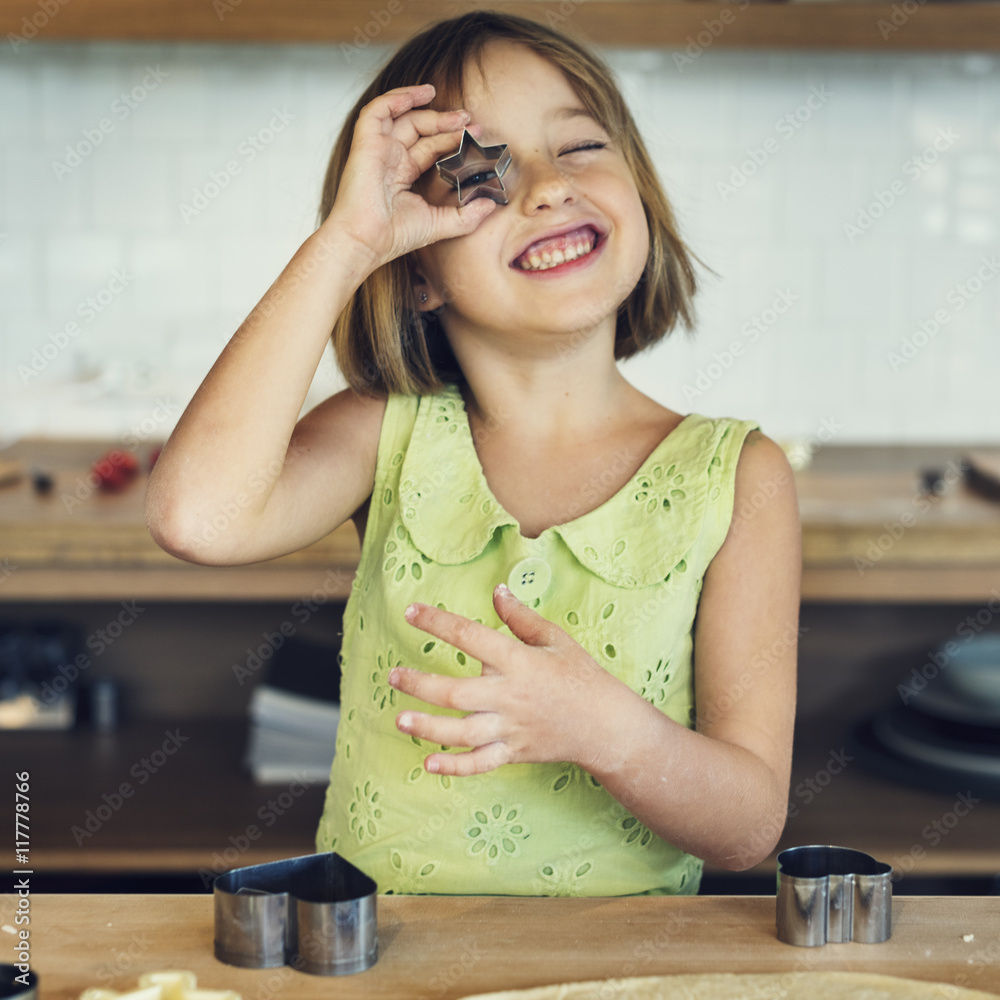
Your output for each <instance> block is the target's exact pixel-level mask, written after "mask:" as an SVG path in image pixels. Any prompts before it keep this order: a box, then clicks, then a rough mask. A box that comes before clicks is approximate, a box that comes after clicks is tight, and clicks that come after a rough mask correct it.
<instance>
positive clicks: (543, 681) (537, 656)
mask: <svg viewBox="0 0 1000 1000" xmlns="http://www.w3.org/2000/svg"><path fill="white" fill-rule="evenodd" d="M493 607H494V608H495V609H496V612H497V614H498V615H499V616H500V620H501V621H502V622H504V624H506V625H507V626H508V627H509V628H510V630H511V632H513V633H514V636H515V637H516V638H511V637H510V636H506V635H502V634H501V633H499V632H497V631H496V630H495V629H492V628H489V627H488V626H486V625H483V624H481V623H479V622H474V621H470V620H469V619H468V618H463V617H462V616H461V615H456V614H452V613H451V612H450V611H443V610H442V609H441V608H435V607H432V606H430V605H427V604H411V605H410V607H409V608H407V610H406V620H407V621H408V622H410V624H411V625H415V626H416V627H417V628H420V629H423V630H424V631H425V632H428V633H430V634H431V635H433V636H437V638H439V639H443V640H444V641H445V642H447V643H450V644H451V645H452V646H455V647H456V648H458V649H460V650H462V651H463V652H464V653H466V654H467V655H469V656H472V657H475V659H477V660H480V661H481V662H482V664H483V670H482V674H481V675H480V676H479V677H445V676H443V675H441V674H428V673H424V672H423V671H421V670H414V669H410V668H407V667H395V668H393V670H392V671H390V673H389V683H390V684H391V685H392V686H393V687H394V688H396V689H398V690H399V691H403V692H405V693H406V694H410V695H413V696H414V697H415V698H419V699H421V700H422V701H426V702H430V703H431V704H432V705H440V706H441V707H442V708H451V709H459V710H460V711H465V712H471V713H472V714H471V715H467V716H465V717H464V718H454V717H451V716H441V715H429V714H427V713H425V712H414V711H405V712H400V714H399V715H398V717H397V718H396V725H397V727H398V728H399V729H400V731H401V732H404V733H408V734H410V735H412V736H417V737H419V738H421V739H425V740H429V741H430V742H432V743H440V744H442V745H444V746H462V747H474V749H473V750H471V751H469V752H468V753H461V754H451V753H438V754H431V755H430V756H429V757H427V759H426V760H425V761H424V766H425V767H426V768H427V770H428V771H432V772H436V773H440V774H451V775H468V774H482V773H483V772H485V771H491V770H493V769H494V768H496V767H499V766H500V765H501V764H513V763H542V762H549V761H569V762H570V763H574V764H578V765H580V766H581V767H583V768H585V769H590V768H591V767H593V766H595V765H596V763H597V761H598V760H599V759H600V755H601V750H602V747H603V745H604V741H603V740H602V738H601V732H602V731H609V732H615V731H617V732H619V733H621V732H626V731H627V728H623V727H627V726H628V723H629V717H630V715H631V712H630V708H634V699H636V698H637V697H638V695H636V694H635V693H634V692H633V691H632V690H631V688H629V687H628V686H627V685H626V684H624V683H622V682H621V681H619V680H618V679H617V678H616V677H614V676H612V675H611V674H609V673H608V672H607V671H606V670H605V669H604V668H603V667H602V666H601V665H600V664H599V663H597V661H596V660H594V659H593V657H591V656H590V654H589V653H587V652H586V650H584V649H583V647H582V646H580V645H579V644H578V643H577V642H576V641H575V640H574V639H572V638H571V637H570V636H569V635H568V634H567V633H566V632H564V631H563V630H562V629H561V628H559V627H558V626H557V625H554V624H553V623H552V622H549V621H546V620H545V619H544V618H542V617H541V615H539V614H537V613H536V612H535V611H532V610H531V609H530V608H528V607H527V606H526V605H524V604H522V603H521V602H520V601H519V600H518V599H517V598H516V597H514V595H513V594H512V593H511V592H510V590H508V589H507V587H506V586H504V585H503V584H500V586H498V587H497V588H496V589H495V590H494V591H493ZM518 640H520V641H518ZM630 702H631V703H630Z"/></svg>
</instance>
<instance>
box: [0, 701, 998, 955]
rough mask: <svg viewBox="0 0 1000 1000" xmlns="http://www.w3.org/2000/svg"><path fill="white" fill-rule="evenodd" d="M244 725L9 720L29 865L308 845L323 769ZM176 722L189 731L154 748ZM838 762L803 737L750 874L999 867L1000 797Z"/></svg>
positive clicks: (210, 867)
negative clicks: (768, 842)
mask: <svg viewBox="0 0 1000 1000" xmlns="http://www.w3.org/2000/svg"><path fill="white" fill-rule="evenodd" d="M246 726H247V723H246V721H245V720H233V719H218V720H205V719H191V720H175V721H173V722H169V723H168V722H162V723H157V722H154V721H149V722H143V723H133V724H131V725H129V726H128V727H126V728H124V729H122V730H121V731H119V732H118V733H116V734H114V735H108V736H95V735H91V734H88V733H85V732H66V733H58V732H52V733H42V732H35V733H32V732H22V733H14V732H7V733H0V737H2V742H0V745H2V747H3V756H4V760H5V761H6V762H8V765H9V767H10V769H11V770H12V771H14V770H16V771H28V772H30V774H31V787H32V793H31V824H32V835H31V860H32V864H33V866H34V867H35V868H36V870H37V871H38V872H40V873H46V872H47V873H57V872H71V873H83V872H89V873H99V872H115V873H123V872H134V873H141V872H159V873H164V872H173V873H184V874H190V873H195V872H200V873H202V877H203V881H204V882H205V884H208V883H209V882H210V881H211V878H212V876H213V874H220V873H221V872H223V871H228V870H229V869H230V868H238V867H241V866H243V865H250V864H260V863H262V862H265V861H274V860H277V859H278V858H286V857H295V856H298V855H301V854H311V853H312V852H313V851H314V850H315V847H314V837H315V833H316V826H317V824H318V822H319V817H320V813H321V812H322V808H323V796H324V793H325V790H326V782H325V781H324V782H319V783H315V784H311V785H309V786H308V787H305V786H304V785H303V784H302V783H292V782H289V783H287V784H285V785H256V784H254V782H253V781H252V779H251V778H250V776H249V775H248V774H247V773H245V772H244V771H243V770H242V769H241V766H240V758H241V756H242V754H243V748H244V746H245V744H246ZM168 731H169V732H170V733H175V734H176V736H177V738H178V740H179V741H180V742H176V741H175V742H176V746H175V747H174V749H175V752H174V753H173V754H172V755H171V756H169V757H166V758H164V755H163V754H161V755H160V757H159V759H158V760H157V758H154V757H153V755H154V754H155V752H156V751H157V750H158V749H159V748H160V747H161V746H162V744H163V742H164V740H165V739H166V738H167V737H166V736H165V733H167V732H168ZM838 746H839V744H838ZM144 758H153V760H154V761H156V762H158V763H159V764H160V765H161V766H160V767H159V768H156V767H155V763H153V762H150V765H144V764H143V763H142V762H143V760H144ZM831 766H832V765H831V764H830V750H829V745H827V746H823V745H821V744H818V743H817V744H815V745H813V746H805V747H797V748H796V752H795V756H794V760H793V772H792V782H791V787H792V790H793V791H792V794H791V804H792V809H791V812H790V815H789V818H788V821H787V824H786V826H785V830H784V833H783V834H782V837H781V840H780V842H779V844H778V846H777V848H776V849H775V852H774V853H772V855H771V857H770V858H768V859H767V860H765V861H763V862H761V864H759V865H758V866H756V867H755V868H754V869H752V870H751V872H752V873H754V874H766V875H768V876H773V873H774V871H775V857H776V856H777V852H778V851H781V850H784V849H785V848H786V847H794V846H798V845H802V844H840V845H844V846H848V847H853V848H856V849H858V850H862V851H866V852H867V853H869V854H871V855H872V856H874V857H876V858H878V859H879V860H880V861H886V862H888V863H889V864H891V865H892V866H893V868H894V869H895V870H896V871H898V872H900V873H901V874H902V875H903V876H904V877H905V876H906V875H907V874H913V875H919V876H925V875H926V876H936V875H975V876H983V875H988V874H990V873H992V872H997V871H1000V840H998V837H997V831H998V830H1000V802H988V801H985V800H984V801H982V802H977V803H975V804H974V807H973V808H972V809H968V810H967V809H965V808H964V807H960V808H959V813H960V814H961V819H959V820H957V821H956V815H952V814H954V813H955V806H956V800H955V795H951V794H941V793H935V792H925V791H921V790H919V789H915V788H908V787H904V786H902V785H897V784H894V783H891V782H888V781H885V780H883V779H882V778H879V777H877V776H875V775H873V774H870V773H869V772H867V771H865V770H863V769H862V768H861V767H860V766H859V765H857V764H856V763H854V762H852V761H850V760H848V761H847V762H846V764H844V765H843V766H841V765H840V764H839V763H838V764H837V765H836V767H835V770H836V774H835V777H834V778H833V780H830V774H829V773H826V771H825V769H829V768H830V767H831ZM154 768H155V770H154ZM815 779H819V782H820V784H817V783H816V782H815ZM122 784H127V785H128V786H129V789H127V790H126V795H125V797H121V795H120V791H119V790H120V788H121V786H122ZM811 789H812V790H811ZM129 792H130V793H131V794H128V793H129ZM11 801H13V800H11ZM9 808H10V807H8V806H2V807H0V817H4V816H6V817H7V818H8V821H9V822H10V823H12V822H13V812H12V811H9V812H8V809H9ZM935 823H937V824H938V826H937V828H936V829H935V826H934V824H935ZM942 824H945V825H942ZM74 828H75V829H74ZM711 870H712V869H711V868H710V867H709V866H706V871H711ZM998 905H1000V904H998ZM0 941H2V938H0Z"/></svg>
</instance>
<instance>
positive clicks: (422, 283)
mask: <svg viewBox="0 0 1000 1000" xmlns="http://www.w3.org/2000/svg"><path fill="white" fill-rule="evenodd" d="M413 295H414V298H416V300H417V309H418V310H420V312H432V311H433V310H434V309H439V308H440V307H441V306H443V305H444V299H443V298H442V297H441V296H440V295H439V294H438V293H437V291H436V290H435V289H434V287H433V286H432V285H430V284H429V283H428V282H427V281H426V280H425V279H424V277H423V276H422V275H417V276H415V277H414V279H413Z"/></svg>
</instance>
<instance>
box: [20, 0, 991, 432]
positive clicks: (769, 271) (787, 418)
mask: <svg viewBox="0 0 1000 1000" xmlns="http://www.w3.org/2000/svg"><path fill="white" fill-rule="evenodd" d="M737 16H738V14H737ZM872 30H873V32H874V31H875V28H874V24H873V28H872ZM708 38H711V36H710V35H704V36H703V37H702V41H705V40H707V39H708ZM693 44H694V47H693V48H690V47H688V48H687V49H686V48H680V49H648V50H638V51H636V50H625V49H606V50H604V53H605V55H606V56H607V57H608V59H609V61H610V62H611V64H612V66H613V67H614V68H615V70H616V71H617V72H618V75H619V77H620V79H621V82H622V85H623V87H624V90H625V92H626V94H627V98H628V100H629V102H630V105H631V106H632V108H633V109H634V113H635V115H636V118H637V119H638V122H639V124H640V128H641V131H642V133H643V135H644V137H645V139H646V141H647V143H648V145H649V148H650V151H651V153H652V155H653V157H654V159H655V161H656V164H657V166H658V168H659V170H660V173H661V176H662V179H663V182H664V185H665V187H666V190H667V192H668V194H669V196H670V197H671V198H672V199H673V202H674V205H675V207H676V210H677V214H678V217H679V220H680V225H681V231H682V234H683V235H684V236H685V238H686V239H687V240H688V242H689V245H690V246H691V247H692V249H693V250H694V251H695V253H697V254H698V255H699V257H701V259H702V260H704V261H705V263H706V264H708V265H709V266H710V267H712V268H713V269H714V270H715V271H716V272H718V275H719V277H718V278H715V277H713V276H711V275H709V274H708V273H706V272H704V271H702V278H703V286H702V287H703V291H702V293H701V295H700V296H699V300H698V301H699V308H700V325H699V327H698V329H697V331H696V334H695V335H694V336H693V337H688V336H686V335H685V334H683V333H682V332H680V331H678V332H676V333H675V335H674V336H673V337H671V338H670V339H669V340H668V341H667V342H665V343H663V344H661V345H660V346H658V347H657V348H655V349H654V350H653V351H652V352H651V353H649V354H648V355H645V356H643V357H642V358H641V359H638V360H635V361H633V362H632V363H631V364H630V365H628V366H627V370H628V372H629V375H630V376H631V377H632V378H633V379H634V380H635V382H636V383H637V384H638V385H639V386H640V387H641V388H643V389H644V390H645V391H647V392H648V393H650V394H651V395H653V396H654V397H656V398H657V399H659V400H661V401H662V402H664V403H665V404H667V405H669V406H671V407H673V408H675V409H678V410H680V411H682V412H691V411H701V412H707V413H713V414H720V415H721V414H731V415H737V416H746V417H753V418H755V419H758V420H759V421H760V422H761V424H762V426H763V428H764V430H765V432H767V433H769V434H770V435H771V436H773V437H776V438H806V439H808V438H811V437H814V436H815V435H816V433H817V431H818V429H819V428H820V427H822V426H824V424H823V422H824V420H826V421H829V424H830V426H835V427H836V440H837V441H839V442H842V443H846V442H907V441H920V442H928V441H936V442H947V441H954V440H974V441H980V442H987V441H997V440H1000V407H998V406H997V405H996V394H995V386H996V379H997V375H998V372H1000V339H998V337H997V324H998V320H1000V281H995V280H993V279H994V278H995V277H996V276H997V273H998V268H997V265H998V263H1000V262H998V259H997V257H996V256H995V255H996V254H997V252H998V250H997V248H998V246H1000V56H998V55H997V54H993V53H990V54H981V53H972V52H956V53H950V54H940V53H933V52H930V53H909V52H900V53H893V54H889V53H886V52H882V51H873V52H869V51H857V52H850V51H839V52H828V51H819V52H806V51H801V52H796V51H781V52H778V51H744V50H736V51H734V50H731V49H724V48H721V47H712V46H710V47H708V48H707V49H703V50H701V51H699V49H700V46H699V44H698V42H697V41H695V40H694V38H693ZM387 51H388V50H387V49H386V48H385V47H379V46H376V45H375V44H372V45H370V46H368V47H366V48H358V47H357V46H355V45H353V44H345V45H336V44H333V45H260V44H248V45H242V46H240V45H211V44H207V45H200V44H149V43H123V42H117V43H110V42H104V43H100V42H94V43H56V42H45V41H44V40H36V41H32V42H30V43H27V44H25V45H23V47H21V48H19V49H18V50H16V51H12V49H11V47H10V45H9V44H7V45H4V47H3V48H2V50H0V95H2V99H0V190H2V195H0V197H2V201H0V234H2V235H0V302H2V303H3V306H2V312H0V373H2V378H3V383H2V389H3V394H2V398H3V403H2V406H3V410H2V416H0V426H2V429H3V434H4V435H5V437H6V438H7V439H12V438H16V437H18V436H21V435H29V434H48V435H74V436H88V435H90V436H92V435H106V436H110V437H117V436H119V435H122V434H125V433H127V432H128V431H129V430H130V429H132V428H135V427H140V426H141V425H142V424H143V421H145V422H146V426H147V427H148V426H149V425H150V422H151V421H155V422H157V427H156V432H157V434H159V435H166V434H167V433H168V432H169V430H170V428H171V426H172V424H173V422H174V421H175V420H176V418H177V416H178V415H179V413H180V412H181V411H182V410H183V407H184V405H185V404H186V402H187V400H188V399H189V398H190V396H191V395H192V393H193V392H194V390H195V389H196V388H197V385H198V384H199V382H200V380H201V379H202V378H203V377H204V375H205V373H206V372H207V371H208V369H209V367H210V366H211V364H212V362H213V361H214V360H215V358H216V357H217V355H218V353H219V352H220V351H221V349H222V347H223V345H224V344H225V342H226V340H227V339H228V338H229V337H230V336H231V335H232V333H233V332H234V331H235V330H236V328H237V327H238V325H239V323H240V322H241V320H242V319H243V317H244V316H245V315H246V314H247V313H248V312H249V311H250V309H251V308H252V307H253V305H254V304H255V303H256V302H257V300H258V299H259V298H260V296H261V295H262V294H263V292H264V291H265V290H266V288H267V287H268V285H269V284H270V283H271V282H272V281H273V280H274V278H275V277H276V276H277V274H278V273H279V271H280V270H281V269H282V267H283V266H284V265H285V263H287V261H288V259H289V257H290V256H291V255H292V253H293V252H294V250H295V249H296V248H297V247H298V246H299V245H300V243H301V242H302V240H303V239H304V238H305V237H306V236H307V235H308V234H309V233H310V232H312V231H313V229H314V228H315V225H316V223H317V220H316V209H317V204H318V200H319V190H320V184H321V181H322V177H323V173H324V170H325V167H326V163H327V160H328V157H329V154H330V149H331V147H332V144H333V141H334V138H335V137H336V134H337V132H338V130H339V127H340V124H341V122H342V119H343V116H344V114H345V112H346V111H347V110H348V108H349V107H350V106H351V104H352V103H353V101H354V100H355V98H356V97H357V95H358V93H359V92H360V90H361V89H362V87H363V86H364V84H365V83H366V82H367V80H368V78H369V76H370V71H371V69H372V68H373V67H375V66H376V65H377V64H379V63H380V62H381V60H382V59H383V57H384V55H385V54H386V52H387ZM688 51H690V52H692V53H693V56H692V55H689V54H687V53H688ZM102 122H103V123H104V129H103V130H102V128H101V123H102ZM88 136H90V138H89V139H88ZM94 138H96V139H97V140H98V142H97V144H96V145H95V144H94V143H92V142H91V140H92V139H94ZM754 157H756V159H755V158H754ZM227 165H229V166H230V167H232V166H235V168H236V169H235V170H231V171H227ZM236 171H238V173H237V172H236ZM219 178H221V179H222V182H223V184H222V185H220V184H219V182H218V179H219ZM879 193H881V194H882V201H883V202H886V201H889V200H890V199H891V200H892V203H891V204H890V205H889V206H888V207H886V208H883V206H882V205H880V203H879V200H878V199H879ZM199 196H200V197H199ZM873 204H874V208H872V205H873ZM984 263H986V264H987V266H986V267H985V269H984ZM977 272H981V273H980V276H979V277H978V278H977ZM116 274H117V275H120V276H123V277H124V278H126V279H127V280H125V281H122V280H121V278H119V279H116V278H115V275H116ZM970 281H971V282H972V288H971V289H970V288H969V287H968V283H969V282H970ZM963 289H964V290H963ZM91 298H93V299H95V301H96V306H88V304H87V301H88V299H91ZM776 299H777V300H779V305H780V307H781V309H782V311H781V312H777V311H775V310H772V305H773V303H774V302H775V300H776ZM786 299H787V303H786ZM939 309H944V310H946V311H947V314H948V321H947V322H946V324H940V330H939V332H938V333H936V334H935V335H927V329H926V328H922V327H921V325H920V324H921V323H926V322H927V321H929V320H932V319H933V316H934V313H935V311H936V310H939ZM769 310H770V311H769ZM74 321H75V322H76V324H77V329H78V332H77V333H76V334H75V335H70V336H68V337H67V336H63V337H62V339H61V342H62V343H65V344H66V346H65V347H61V346H59V345H60V339H59V338H60V334H61V332H62V331H64V330H65V328H66V325H67V323H70V322H74ZM755 321H756V323H757V325H756V326H754V323H755ZM748 331H750V332H748ZM54 338H55V339H54ZM914 338H916V339H914ZM734 341H736V342H738V343H741V344H742V345H743V347H744V348H745V354H744V355H743V356H741V357H738V358H736V359H735V363H733V364H732V365H731V367H729V368H725V367H723V366H722V364H721V363H720V362H719V360H718V357H717V356H719V355H724V352H727V351H729V349H730V345H731V344H732V343H733V342H734ZM907 342H910V343H912V344H913V345H914V349H912V350H911V353H912V355H913V356H912V357H904V356H903V354H901V351H903V349H904V347H905V345H906V343H907ZM57 348H58V349H57ZM36 351H39V352H42V359H41V361H37V360H36V361H35V365H34V366H33V365H32V362H33V359H34V357H35V356H34V352H36ZM49 354H52V355H53V356H52V357H51V358H50V357H49V356H48V355H49ZM893 355H896V356H897V357H898V358H899V359H900V360H899V361H897V362H896V363H894V362H893ZM723 360H724V359H723ZM39 368H40V369H41V370H40V371H39V370H37V369H39ZM700 373H703V377H702V378H701V380H700V381H699V374H700ZM713 375H714V376H715V377H713ZM340 385H341V383H340V382H339V379H338V375H337V373H336V370H335V366H334V364H333V362H332V358H331V357H328V358H327V360H326V361H325V362H324V364H323V365H322V367H321V369H320V371H319V373H318V374H317V378H316V381H315V384H314V386H313V392H312V395H311V397H310V401H309V405H314V404H315V403H316V402H318V401H319V400H320V399H323V398H325V396H326V395H328V394H329V393H330V392H331V391H334V390H335V389H336V388H338V387H340ZM685 387H687V391H685Z"/></svg>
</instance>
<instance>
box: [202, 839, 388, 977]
mask: <svg viewBox="0 0 1000 1000" xmlns="http://www.w3.org/2000/svg"><path fill="white" fill-rule="evenodd" d="M377 891H378V886H377V885H376V884H375V882H374V880H372V879H371V878H369V877H368V876H367V875H366V874H365V873H364V872H363V871H361V870H360V869H359V868H355V867H354V865H352V864H351V863H350V862H349V861H346V860H345V859H344V858H342V857H341V856H340V855H339V854H336V853H333V852H331V853H328V854H308V855H305V856H304V857H299V858H286V859H284V860H282V861H270V862H268V863H266V864H260V865H249V866H248V867H246V868H234V869H233V870H232V871H230V872H226V873H225V874H224V875H220V876H219V877H218V878H217V879H216V880H215V882H214V884H213V886H212V895H213V897H214V899H215V957H216V958H217V959H219V961H220V962H225V963H226V964H227V965H238V966H240V967H242V968H244V969H270V968H274V967H275V966H279V965H291V966H292V967H293V968H295V969H298V970H299V971H301V972H310V973H312V974H313V975H318V976H344V975H348V974H349V973H352V972H363V971H364V970H365V969H367V968H369V967H370V966H372V965H374V964H375V960H376V958H377V957H378V924H377V921H376V917H375V898H376V893H377Z"/></svg>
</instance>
